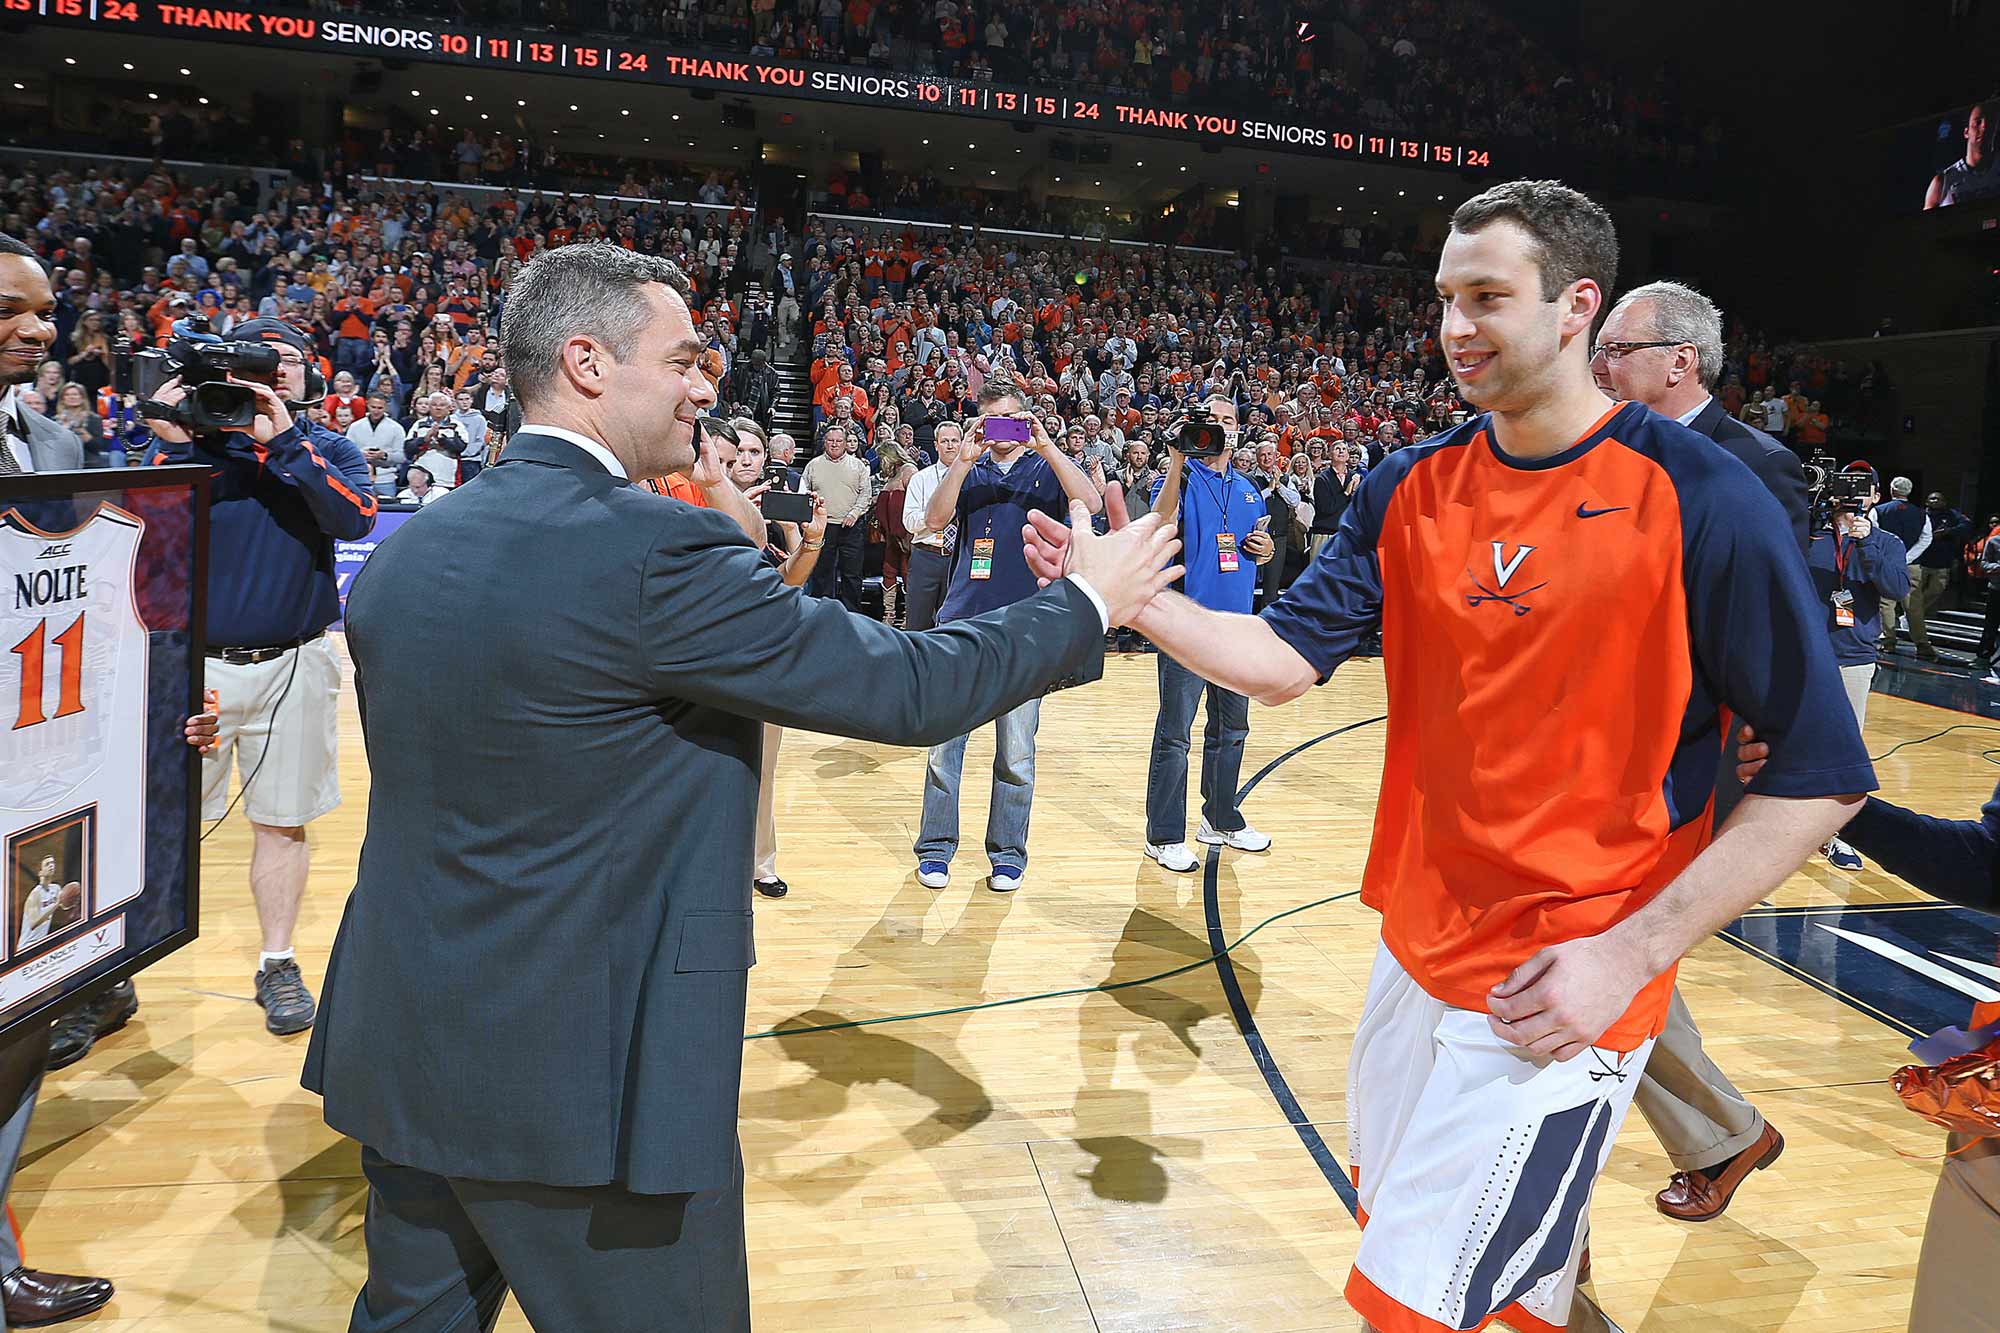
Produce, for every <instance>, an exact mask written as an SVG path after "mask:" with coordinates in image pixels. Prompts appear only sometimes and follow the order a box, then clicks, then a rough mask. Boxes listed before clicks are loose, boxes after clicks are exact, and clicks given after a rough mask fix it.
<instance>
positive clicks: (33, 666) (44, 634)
mask: <svg viewBox="0 0 2000 1333" xmlns="http://www.w3.org/2000/svg"><path fill="white" fill-rule="evenodd" d="M85 614H87V613H85V612H79V613H78V614H77V617H76V619H75V620H73V621H71V622H70V627H69V628H68V629H66V630H64V631H63V632H62V633H60V634H58V635H56V636H55V645H56V651H57V653H58V655H59V658H60V665H59V667H58V668H57V671H58V673H59V680H60V687H59V689H58V690H57V699H56V711H55V714H54V715H55V716H56V717H71V716H73V715H75V714H77V713H81V712H82V711H83V619H84V615H85ZM48 632H49V622H48V621H46V620H44V621H42V622H40V623H39V624H37V625H36V626H35V628H34V630H33V631H32V632H31V633H30V634H29V635H28V637H27V638H25V639H23V640H21V641H20V642H19V643H17V644H15V645H14V648H13V652H14V654H15V656H17V657H19V658H20V659H21V708H20V711H19V713H17V714H16V716H15V719H14V730H15V731H19V730H21V729H22V728H23V727H33V726H39V725H40V724H42V723H44V722H47V721H48V720H49V715H48V714H46V713H44V712H43V711H42V705H43V699H42V686H43V680H44V677H43V672H44V670H45V668H46V667H47V657H48V642H49V641H48Z"/></svg>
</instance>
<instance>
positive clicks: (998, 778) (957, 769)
mask: <svg viewBox="0 0 2000 1333" xmlns="http://www.w3.org/2000/svg"><path fill="white" fill-rule="evenodd" d="M1041 721H1042V701H1041V700H1040V699H1030V700H1028V702H1026V703H1024V704H1022V705H1020V706H1019V707H1017V708H1015V709H1014V710H1013V711H1012V712H1008V713H1002V714H1001V715H1000V716H999V717H997V718H995V719H994V720H993V801H992V805H991V807H990V808H989V809H988V811H987V815H986V859H987V861H989V862H990V863H991V864H993V865H996V866H1013V867H1015V868H1016V869H1020V870H1025V869H1027V868H1028V815H1029V812H1030V810H1031V809H1032V807H1033V806H1034V803H1035V728H1036V727H1037V726H1039V725H1040V724H1041ZM966 739H967V738H966V737H964V736H960V737H958V738H956V739H955V740H949V741H946V742H945V743H944V744H943V745H933V746H932V747H931V753H930V762H929V763H928V764H927V765H926V766H925V769H924V823H923V828H922V829H920V830H919V831H918V833H917V845H916V853H917V860H919V861H949V860H951V858H952V857H953V856H954V855H956V854H957V852H958V779H959V776H960V774H961V773H962V772H963V771H964V769H965V742H966Z"/></svg>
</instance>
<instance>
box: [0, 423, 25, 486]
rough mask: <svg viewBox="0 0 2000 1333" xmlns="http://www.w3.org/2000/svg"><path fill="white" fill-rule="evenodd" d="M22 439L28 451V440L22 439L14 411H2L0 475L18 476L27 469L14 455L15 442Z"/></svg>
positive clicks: (0, 425) (0, 424)
mask: <svg viewBox="0 0 2000 1333" xmlns="http://www.w3.org/2000/svg"><path fill="white" fill-rule="evenodd" d="M17 439H19V440H21V443H22V445H23V446H24V447H23V450H22V451H23V452H24V453H25V452H26V449H25V445H26V443H27V441H26V440H24V439H21V426H20V422H19V421H18V420H17V419H16V418H15V416H14V414H13V413H12V412H0V477H18V476H20V475H21V474H22V473H24V472H26V471H27V469H26V468H24V467H22V466H21V464H20V463H19V461H17V460H16V459H15V457H14V449H15V444H14V442H15V441H16V440H17Z"/></svg>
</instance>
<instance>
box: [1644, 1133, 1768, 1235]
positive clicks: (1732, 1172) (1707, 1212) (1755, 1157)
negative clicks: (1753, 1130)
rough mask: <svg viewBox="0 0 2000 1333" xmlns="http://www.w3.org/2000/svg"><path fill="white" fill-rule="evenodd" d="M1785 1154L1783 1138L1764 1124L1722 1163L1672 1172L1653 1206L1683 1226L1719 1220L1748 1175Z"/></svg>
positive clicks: (1655, 1197) (1655, 1198) (1760, 1169)
mask: <svg viewBox="0 0 2000 1333" xmlns="http://www.w3.org/2000/svg"><path fill="white" fill-rule="evenodd" d="M1784 1150H1785V1136H1784V1135H1783V1134H1780V1133H1779V1132H1778V1131H1777V1130H1776V1129H1774V1128H1772V1127H1771V1125H1770V1124H1768V1123H1766V1124H1765V1126H1764V1132H1763V1133H1762V1134H1759V1135H1758V1136H1757V1141H1756V1142H1755V1143H1753V1144H1751V1145H1750V1146H1749V1147H1747V1148H1745V1149H1744V1150H1743V1151H1742V1152H1740V1153H1737V1154H1736V1155H1735V1156H1734V1157H1732V1158H1730V1159H1729V1160H1728V1161H1726V1162H1721V1163H1718V1164H1717V1165H1715V1166H1710V1167H1703V1168H1702V1169H1701V1170H1699V1171H1676V1172H1674V1178H1673V1180H1672V1181H1670V1182H1668V1184H1667V1187H1666V1188H1665V1189H1663V1190H1661V1191H1660V1192H1659V1194H1657V1195H1656V1196H1654V1200H1653V1202H1654V1203H1656V1204H1658V1205H1659V1209H1660V1211H1661V1212H1663V1213H1665V1214H1666V1215H1667V1216H1668V1217H1676V1218H1679V1219H1680V1220H1681V1221H1683V1222H1706V1221H1708V1220H1709V1219H1710V1218H1712V1217H1720V1216H1722V1210H1723V1209H1725V1208H1727V1207H1728V1206H1729V1201H1730V1199H1731V1198H1733V1197H1734V1196H1735V1194H1736V1187H1737V1186H1738V1185H1741V1184H1742V1183H1743V1181H1744V1179H1745V1178H1746V1177H1748V1176H1749V1174H1750V1173H1751V1172H1752V1171H1762V1170H1763V1169H1764V1168H1765V1167H1767V1166H1769V1165H1770V1164H1771V1163H1773V1162H1775V1161H1777V1160H1778V1154H1779V1153H1781V1152H1783V1151H1784Z"/></svg>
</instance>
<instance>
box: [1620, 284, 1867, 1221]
mask: <svg viewBox="0 0 2000 1333" xmlns="http://www.w3.org/2000/svg"><path fill="white" fill-rule="evenodd" d="M1590 367H1591V371H1592V373H1593V374H1594V375H1595V376H1596V378H1597V384H1598V387H1599V388H1601V389H1603V390H1604V391H1605V392H1607V393H1609V394H1611V395H1612V396H1613V397H1616V398H1628V399H1633V400H1635V401H1637V402H1641V403H1644V404H1645V405H1646V406H1648V407H1650V408H1652V409H1653V410H1654V411H1655V412H1658V413H1659V414H1660V415H1661V416H1666V417H1673V418H1674V419H1675V420H1677V421H1679V422H1680V423H1681V424H1682V425H1684V426H1688V427H1690V428H1692V429H1693V430H1696V431H1698V432H1700V433H1701V434H1703V435H1706V436H1708V438H1710V439H1711V440H1714V441H1715V442H1716V443H1717V444H1718V445H1720V446H1721V447H1722V448H1723V449H1724V450H1726V451H1728V452H1729V453H1730V454H1732V455H1734V456H1735V457H1736V458H1737V459H1739V460H1740V461H1741V462H1743V463H1744V464H1745V465H1747V466H1748V467H1749V469H1750V470H1751V471H1752V472H1754V473H1756V474H1757V479H1758V480H1759V481H1761V482H1763V483H1764V488H1765V489H1766V490H1768V491H1770V492H1771V494H1772V496H1774V497H1775V498H1776V499H1777V501H1778V503H1779V504H1780V505H1781V506H1783V507H1784V510H1785V517H1786V518H1787V519H1789V520H1790V521H1791V525H1792V532H1793V535H1794V536H1795V537H1797V539H1798V543H1799V551H1800V554H1801V556H1803V555H1804V554H1805V552H1806V551H1807V550H1808V548H1809V545H1810V542H1811V539H1812V534H1811V530H1810V524H1809V504H1808V502H1807V498H1806V479H1805V471H1804V469H1803V468H1801V467H1800V466H1799V460H1798V455H1796V454H1794V453H1793V452H1792V451H1791V450H1790V449H1787V448H1786V447H1785V446H1784V445H1782V444H1780V443H1779V442H1778V441H1777V440H1775V439H1772V438H1771V437H1770V436H1769V435H1766V434H1765V433H1764V432H1763V431H1760V430H1758V429H1757V428H1755V427H1754V426H1750V425H1747V424H1745V423H1744V422H1741V421H1738V420H1736V419H1735V418H1733V417H1731V416H1730V415H1729V413H1727V412H1725V411H1724V410H1723V407H1722V404H1721V403H1720V402H1718V401H1716V399H1715V397H1714V389H1715V385H1716V383H1717V381H1718V380H1719V379H1720V378H1721V375H1722V312H1721V311H1720V310H1718V309H1716V307H1715V303H1714V302H1713V301H1711V300H1709V299H1708V298H1707V297H1706V296H1703V295H1702V294H1701V293H1700V292H1698V291H1696V290H1694V289H1693V288H1692V287H1687V286H1683V285H1682V284H1680V283H1678V282H1653V283H1647V284H1646V285H1645V286H1643V287H1635V288H1633V289H1632V290H1631V291H1629V292H1627V293H1625V296H1624V298H1623V299H1622V300H1620V301H1619V302H1618V304H1617V305H1616V306H1615V307H1613V308H1612V311H1611V314H1610V315H1609V316H1608V317H1606V319H1605V321H1604V327H1603V328H1601V329H1600V330H1598V335H1597V348H1596V351H1595V352H1594V353H1593V354H1592V356H1591V360H1590ZM1863 526H1864V527H1865V526H1866V525H1865V524H1864V525H1863ZM1734 749H1735V744H1734V741H1733V740H1732V742H1731V743H1730V744H1729V745H1727V746H1725V747H1724V754H1723V762H1722V768H1721V771H1720V772H1719V773H1718V774H1717V776H1716V784H1715V809H1714V812H1713V816H1712V820H1713V827H1716V828H1720V827H1721V826H1722V822H1723V820H1725V819H1726V818H1728V816H1729V812H1730V811H1731V810H1733V809H1735V807H1736V803H1737V801H1738V800H1739V799H1740V798H1741V797H1742V795H1743V784H1742V782H1741V781H1740V780H1739V779H1738V777H1737V774H1736V757H1735V755H1734V754H1733V753H1732V752H1733V750H1734ZM1829 845H1830V846H1837V845H1839V840H1838V839H1835V840H1834V842H1833V843H1832V844H1829ZM1633 1101H1634V1103H1635V1104H1636V1105H1637V1106H1638V1108H1639V1113H1640V1114H1641V1115H1643V1116H1645V1117H1646V1123H1647V1124H1648V1125H1650V1126H1651V1127H1652V1130H1653V1133H1654V1134H1655V1135H1656V1136H1657V1137H1658V1138H1659V1140H1660V1145H1661V1146H1662V1147H1664V1148H1665V1149H1666V1150H1667V1158H1668V1160H1669V1161H1671V1162H1672V1163H1673V1165H1674V1174H1673V1178H1672V1179H1671V1180H1670V1181H1669V1182H1668V1184H1667V1188H1666V1189H1664V1190H1662V1191H1660V1193H1659V1194H1658V1195H1657V1196H1655V1199H1654V1203H1655V1205H1656V1206H1657V1207H1658V1208H1659V1210H1660V1211H1661V1212H1662V1213H1664V1214H1666V1215H1667V1216H1668V1217H1672V1218H1677V1219H1679V1220H1680V1221H1683V1222H1706V1221H1708V1220H1710V1219H1711V1218H1716V1217H1720V1216H1721V1215H1722V1212H1723V1210H1724V1209H1726V1208H1727V1207H1728V1206H1729V1201H1730V1199H1731V1198H1733V1197H1734V1196H1735V1193H1736V1188H1737V1186H1739V1185H1741V1184H1742V1183H1743V1181H1744V1179H1745V1178H1746V1177H1748V1176H1749V1174H1750V1173H1751V1172H1752V1171H1754V1170H1759V1169H1761V1168H1763V1167H1766V1166H1769V1165H1770V1164H1771V1163H1772V1162H1773V1161H1774V1160H1776V1158H1777V1156H1778V1154H1779V1153H1781V1152H1783V1151H1784V1147H1785V1141H1784V1138H1783V1136H1781V1135H1780V1134H1779V1133H1778V1131H1777V1130H1776V1129H1775V1128H1773V1127H1772V1126H1771V1125H1770V1124H1769V1123H1767V1122H1766V1121H1765V1119H1764V1117H1763V1115H1762V1114H1761V1113H1760V1112H1759V1111H1758V1110H1757V1108H1756V1107H1755V1106H1753V1105H1751V1104H1750V1101H1749V1099H1748V1098H1746V1097H1745V1096H1744V1095H1743V1094H1742V1093H1741V1092H1739V1091H1737V1089H1736V1086H1735V1084H1733V1083H1731V1082H1730V1081H1729V1078H1728V1076H1727V1075H1725V1074H1724V1073H1723V1072H1722V1071H1721V1070H1720V1069H1718V1068H1717V1067H1716V1065H1715V1062H1714V1061H1712V1060H1710V1059H1709V1058H1708V1055H1707V1053H1706V1052H1705V1051H1704V1050H1703V1049H1702V1040H1701V1030H1700V1029H1699V1028H1697V1027H1696V1026H1695V1024H1694V1017H1693V1015H1691V1014H1690V1013H1689V1012H1688V1007H1687V1004H1686V1002H1685V1001H1683V1000H1682V998H1681V993H1680V988H1679V987H1678V986H1676V987H1675V988H1674V993H1673V998H1672V1000H1671V1002H1670V1003H1669V1005H1668V1008H1667V1018H1666V1026H1665V1028H1664V1029H1663V1030H1662V1031H1661V1033H1660V1036H1659V1040H1658V1042H1657V1043H1656V1044H1655V1046H1654V1047H1653V1056H1652V1059H1650V1060H1649V1061H1647V1063H1646V1069H1645V1072H1644V1073H1643V1074H1642V1075H1641V1077H1640V1081H1639V1089H1638V1092H1637V1093H1636V1094H1635V1096H1634V1098H1633Z"/></svg>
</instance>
